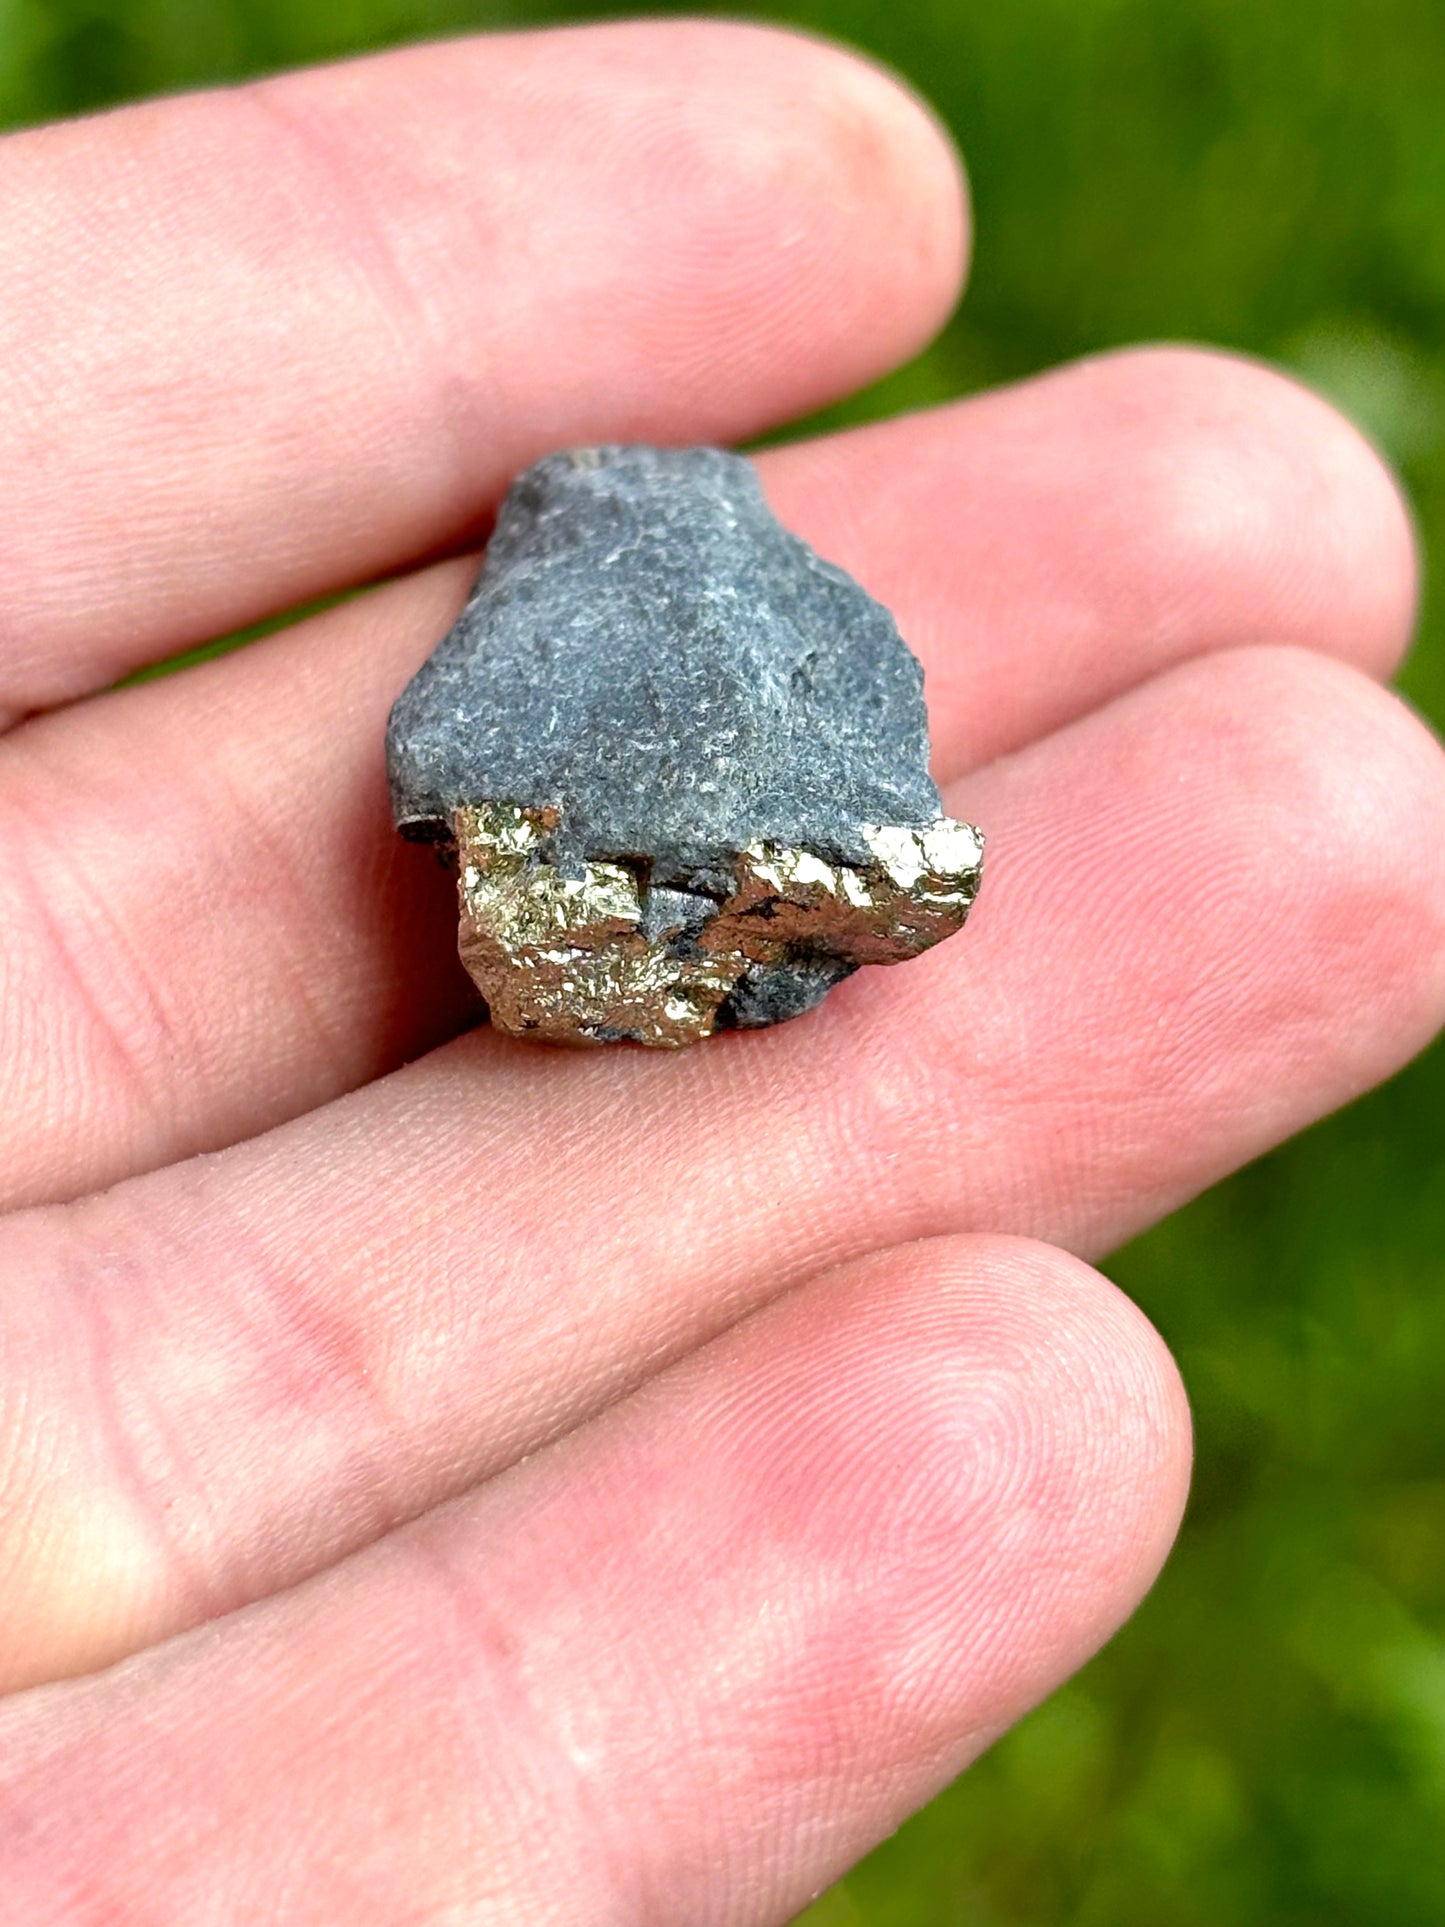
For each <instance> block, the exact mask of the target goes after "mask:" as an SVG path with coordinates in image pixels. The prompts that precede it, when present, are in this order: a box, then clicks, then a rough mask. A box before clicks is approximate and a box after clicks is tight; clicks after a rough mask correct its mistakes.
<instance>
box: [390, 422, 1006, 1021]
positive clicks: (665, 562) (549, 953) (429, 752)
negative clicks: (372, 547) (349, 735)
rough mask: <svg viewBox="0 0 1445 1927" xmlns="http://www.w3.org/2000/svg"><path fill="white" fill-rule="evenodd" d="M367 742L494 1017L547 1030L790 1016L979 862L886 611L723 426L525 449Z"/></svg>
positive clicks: (954, 923)
mask: <svg viewBox="0 0 1445 1927" xmlns="http://www.w3.org/2000/svg"><path fill="white" fill-rule="evenodd" d="M387 758H388V764H389V768H390V776H391V793H392V803H393V808H394V811H395V815H396V821H397V825H398V827H399V828H400V829H401V831H402V832H403V834H404V835H407V836H411V837H416V838H421V839H425V840H427V841H432V842H437V843H440V844H442V845H444V846H446V847H447V848H448V849H449V850H453V849H454V850H455V853H456V859H457V866H458V884H459V892H460V898H461V931H460V943H459V947H460V950H461V956H462V961H463V962H464V963H465V964H466V967H467V969H468V970H469V971H470V972H471V975H472V977H473V978H474V979H475V981H476V983H477V986H478V988H479V989H480V990H481V993H482V995H483V996H484V997H485V998H486V1000H487V1006H488V1009H489V1011H490V1013H491V1018H492V1022H493V1023H494V1024H496V1025H498V1026H499V1027H500V1028H501V1029H503V1030H507V1031H511V1032H514V1033H516V1034H518V1035H523V1036H528V1037H534V1038H540V1039H544V1040H546V1041H548V1042H551V1043H567V1044H585V1043H597V1044H601V1043H613V1042H617V1041H620V1040H622V1039H627V1038H630V1039H632V1040H633V1041H635V1042H637V1043H641V1044H652V1045H660V1046H663V1047H674V1046H677V1045H680V1044H689V1043H692V1042H694V1041H695V1040H696V1039H697V1038H700V1037H706V1036H707V1035H708V1034H709V1032H711V1031H714V1030H722V1029H729V1028H741V1029H755V1028H758V1027H760V1026H762V1025H765V1024H776V1023H781V1022H782V1021H783V1020H784V1019H786V1018H789V1017H796V1016H799V1015H801V1013H802V1012H803V1011H805V1010H810V1009H811V1008H812V1007H813V1005H814V1004H816V1003H818V1002H819V1001H820V1000H821V999H822V998H823V997H824V996H825V995H826V993H827V992H828V990H829V989H830V988H831V987H832V985H834V984H835V983H837V982H838V981H839V980H840V979H841V978H843V977H846V976H847V975H848V974H849V973H850V972H851V971H853V970H855V969H857V967H858V965H859V964H864V963H897V962H899V961H900V960H901V959H903V958H905V957H912V956H915V955H916V954H917V953H918V952H919V951H920V950H925V949H927V948H928V946H929V945H930V944H934V943H937V942H938V941H939V940H940V939H941V938H943V937H947V936H949V935H951V934H952V933H953V932H954V931H955V930H957V929H958V928H959V926H960V925H961V924H962V922H963V920H964V917H965V916H966V915H967V913H968V909H969V906H970V904H971V903H972V902H973V898H974V894H975V892H976V890H977V888H978V875H979V863H980V859H981V856H982V848H983V845H982V838H981V837H980V835H979V833H978V831H977V830H975V829H973V828H971V827H970V826H969V825H968V824H967V823H957V822H954V821H952V820H951V819H950V818H948V817H945V816H943V815H942V814H941V813H940V805H939V798H938V791H937V790H936V789H935V787H934V785H933V781H932V779H931V778H930V776H929V774H928V730H927V719H926V716H925V714H924V707H923V673H922V671H921V669H920V668H919V665H918V663H917V661H916V660H915V659H914V657H913V655H912V654H911V653H910V651H909V650H908V648H907V646H906V645H905V643H904V642H903V640H902V638H901V637H900V635H899V634H898V630H897V628H896V627H895V626H894V623H893V619H892V617H891V616H890V615H889V614H888V612H887V610H886V609H884V608H882V607H881V606H880V605H879V604H878V603H876V602H874V601H873V600H872V599H871V597H869V596H868V595H866V594H865V593H864V592H863V590H862V589H860V588H859V587H858V585H857V583H855V582H854V581H852V579H851V578H850V577H849V576H847V575H845V574H844V573H843V571H842V570H841V569H838V568H835V567H834V566H833V565H832V564H831V563H829V562H824V561H823V560H822V559H821V557H819V556H817V555H815V554H814V553H813V551H812V550H811V549H810V548H808V547H807V545H806V544H805V543H803V542H800V541H799V540H798V539H797V537H796V536H793V535H790V534H788V532H787V531H786V530H785V529H784V528H783V527H782V526H781V525H780V524H779V523H778V522H777V521H776V520H775V518H774V517H773V515H772V513H771V511H770V510H769V508H768V506H767V504H766V502H765V501H764V499H763V494H762V490H761V488H760V487H759V485H758V481H757V478H756V476H755V474H754V472H753V469H752V466H751V464H749V463H748V462H746V461H744V460H742V459H741V458H740V457H739V456H736V455H728V454H724V453H723V452H722V451H721V450H719V449H714V448H693V449H685V450H667V449H658V448H583V449H575V450H573V451H572V452H570V453H568V454H561V455H549V456H548V457H547V458H546V459H545V460H544V461H540V462H538V463H537V464H536V465H535V467H533V468H530V469H528V470H527V472H526V473H525V474H524V475H522V476H521V477H520V478H519V479H518V480H517V482H516V483H514V485H513V487H512V490H511V492H510V494H509V495H508V496H507V499H506V501H505V502H504V504H503V505H502V510H501V514H500V516H499V518H498V521H497V527H496V531H495V533H494V534H493V536H492V540H491V544H490V546H489V548H488V550H487V557H486V563H485V566H484V567H483V569H482V573H481V575H480V577H479V578H478V580H477V584H476V587H475V588H474V589H473V591H472V594H471V598H470V600H469V601H468V603H467V605H466V608H465V609H464V610H463V611H462V613H461V615H460V617H459V618H458V619H457V621H456V623H455V625H454V626H453V628H452V629H451V631H450V633H449V634H448V635H447V636H446V637H445V638H444V639H443V641H442V642H441V644H440V645H439V646H438V648H437V649H436V651H435V652H434V653H433V655H432V656H431V657H430V658H429V659H428V660H427V662H425V663H424V664H423V665H422V667H421V669H420V670H419V671H418V672H417V674H416V675H415V676H414V677H413V678H412V680H411V682H410V683H408V685H407V687H406V688H405V690H403V692H402V694H401V696H400V698H399V699H398V701H397V703H396V706H395V707H394V709H393V710H392V713H391V723H390V727H389V729H388V732H387Z"/></svg>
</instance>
